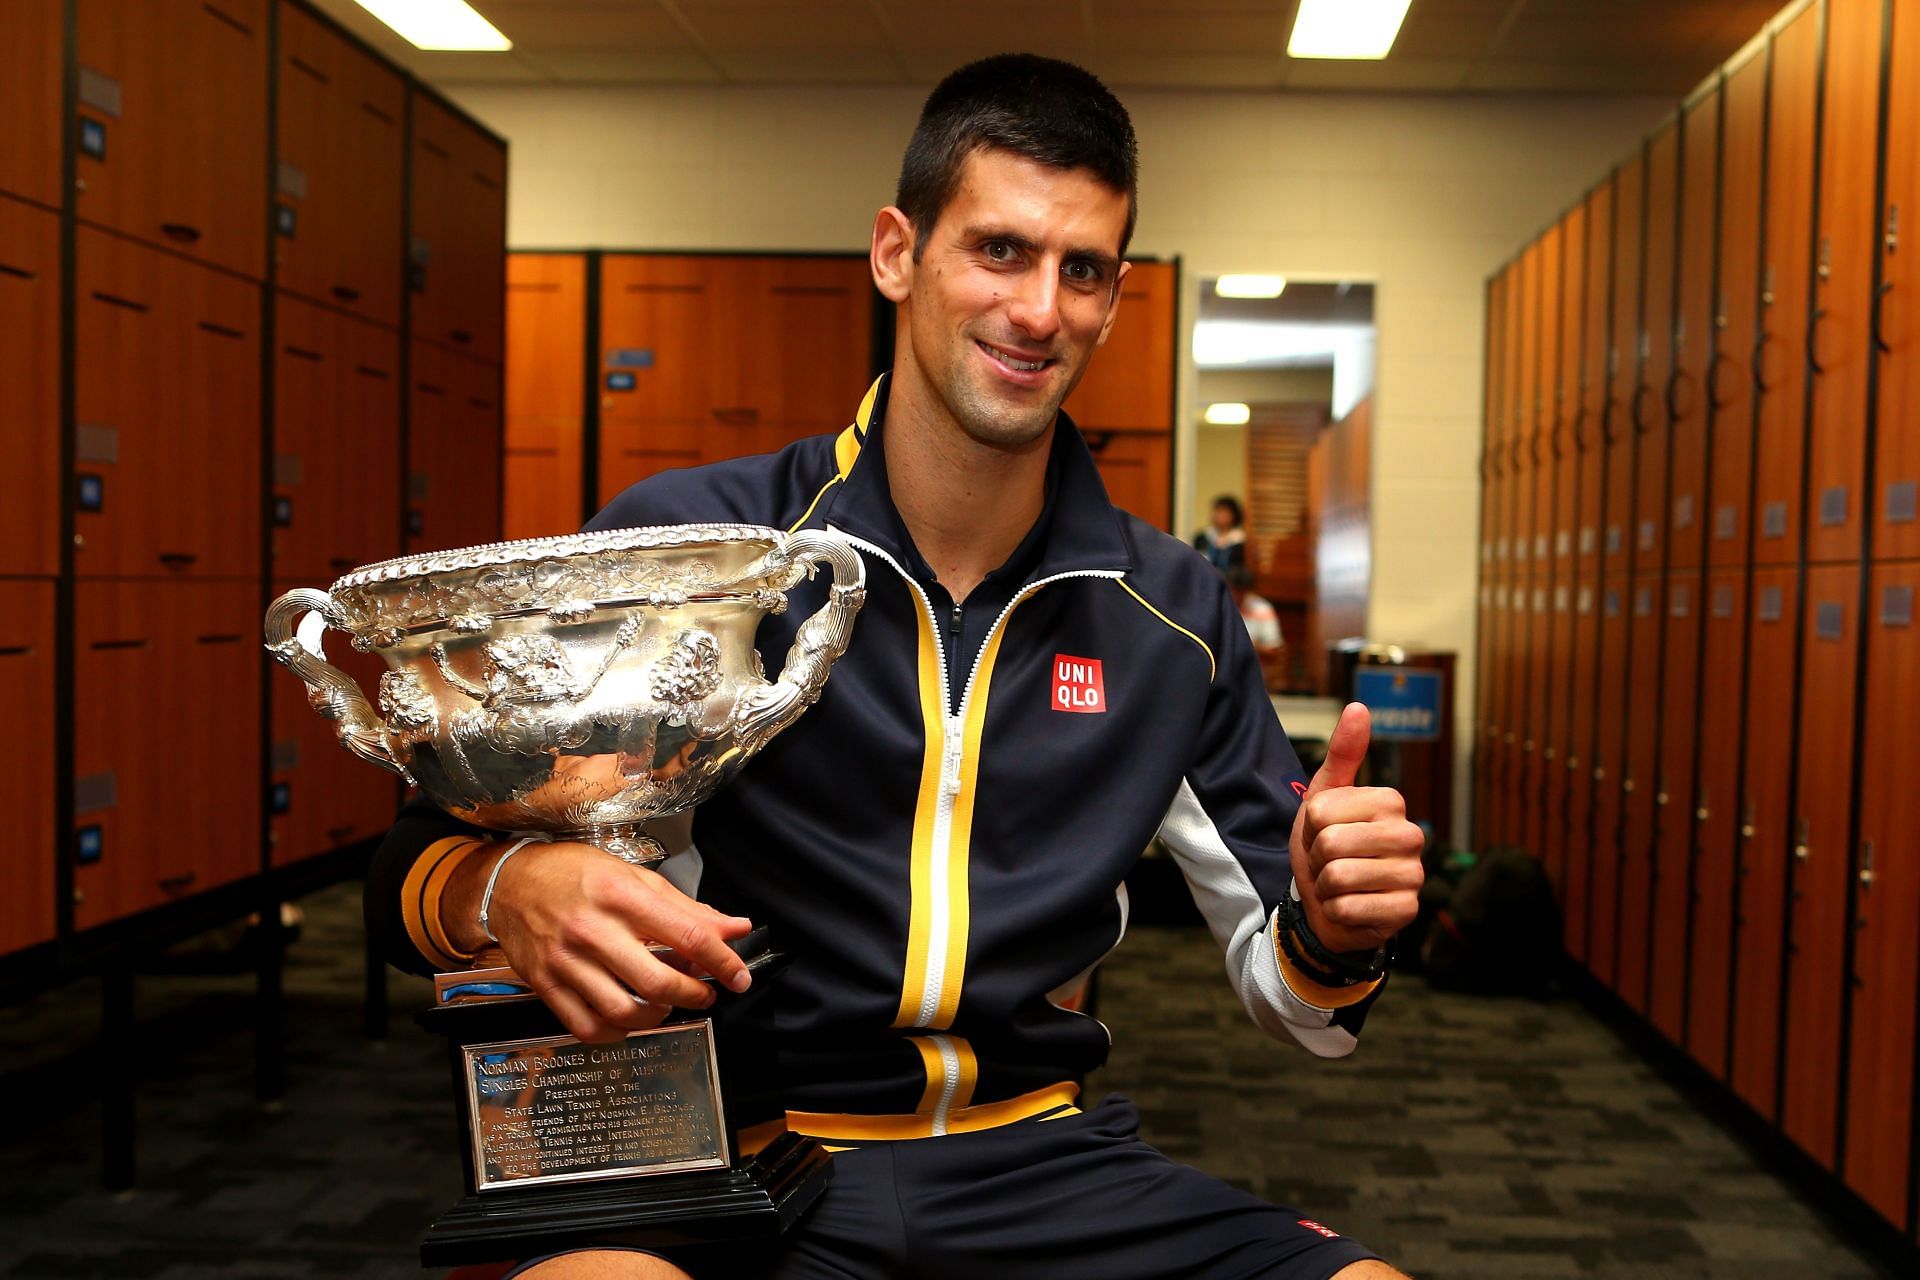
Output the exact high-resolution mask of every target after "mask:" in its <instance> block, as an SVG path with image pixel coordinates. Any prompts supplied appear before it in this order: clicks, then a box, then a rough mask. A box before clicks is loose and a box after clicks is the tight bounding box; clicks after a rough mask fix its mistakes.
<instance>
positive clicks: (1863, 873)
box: [1860, 840, 1873, 889]
mask: <svg viewBox="0 0 1920 1280" xmlns="http://www.w3.org/2000/svg"><path fill="white" fill-rule="evenodd" d="M1860 887H1861V888H1862V889H1871V888H1872V887H1873V841H1871V840H1864V841H1862V842H1861V844H1860Z"/></svg>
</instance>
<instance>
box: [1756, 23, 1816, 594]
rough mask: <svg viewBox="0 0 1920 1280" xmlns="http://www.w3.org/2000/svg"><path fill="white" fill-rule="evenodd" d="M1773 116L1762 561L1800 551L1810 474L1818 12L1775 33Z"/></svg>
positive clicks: (1759, 451) (1763, 359)
mask: <svg viewBox="0 0 1920 1280" xmlns="http://www.w3.org/2000/svg"><path fill="white" fill-rule="evenodd" d="M1771 80H1772V85H1771V91H1770V100H1769V105H1768V110H1767V141H1766V149H1767V158H1766V165H1767V188H1766V193H1765V196H1764V202H1765V205H1766V210H1765V216H1766V242H1765V244H1764V245H1763V246H1762V254H1761V268H1760V274H1761V284H1760V288H1761V295H1760V297H1761V308H1760V316H1759V324H1760V334H1759V338H1758V341H1757V343H1756V345H1755V347H1754V377H1755V379H1756V381H1757V382H1758V384H1759V386H1760V420H1759V428H1758V431H1757V433H1756V435H1755V438H1754V449H1753V460H1754V487H1753V495H1754V497H1753V502H1754V505H1753V519H1754V520H1755V521H1756V522H1757V525H1758V528H1757V530H1756V533H1755V536H1754V538H1753V560H1754V563H1756V564H1791V563H1792V562H1793V561H1794V560H1795V559H1796V558H1797V557H1798V555H1799V536H1800V496H1801V486H1802V484H1803V482H1804V481H1805V477H1806V472H1805V470H1804V468H1803V465H1802V457H1801V451H1802V448H1803V445H1804V442H1805V432H1806V426H1807V422H1806V406H1805V399H1804V398H1805V390H1806V376H1807V371H1806V351H1807V305H1808V303H1807V288H1808V275H1809V272H1810V269H1811V255H1812V251H1813V200H1812V194H1811V193H1812V190H1813V168H1814V163H1813V160H1814V144H1815V142H1816V137H1815V131H1814V115H1815V102H1816V99H1817V95H1818V91H1819V83H1820V6H1818V5H1813V6H1810V7H1809V8H1807V9H1805V10H1803V11H1802V12H1801V13H1800V14H1798V15H1797V16H1795V17H1794V18H1793V19H1792V20H1791V21H1789V22H1787V23H1785V24H1784V25H1782V26H1781V27H1780V28H1779V29H1778V30H1777V32H1776V33H1775V35H1774V40H1773V60H1772V67H1771Z"/></svg>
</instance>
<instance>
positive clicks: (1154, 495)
mask: <svg viewBox="0 0 1920 1280" xmlns="http://www.w3.org/2000/svg"><path fill="white" fill-rule="evenodd" d="M1087 447H1088V448H1089V449H1091V450H1092V451H1093V462H1094V465H1095V466H1097V467H1098V468H1099V469H1100V479H1101V480H1102V481H1103V482H1104V483H1105V484H1106V486H1107V496H1108V497H1109V498H1111V499H1112V500H1113V504H1114V505H1115V506H1116V507H1119V508H1120V509H1121V510H1122V511H1128V512H1131V513H1133V514H1134V515H1136V516H1139V517H1140V518H1141V519H1142V520H1145V521H1146V522H1147V523H1148V524H1150V525H1152V526H1154V527H1155V528H1156V529H1164V528H1166V527H1167V525H1168V523H1169V522H1170V521H1171V518H1172V513H1171V512H1170V511H1169V510H1168V509H1167V502H1168V496H1169V493H1170V486H1171V485H1172V483H1173V476H1172V470H1173V437H1172V436H1171V435H1154V434H1149V433H1147V432H1144V431H1089V432H1087Z"/></svg>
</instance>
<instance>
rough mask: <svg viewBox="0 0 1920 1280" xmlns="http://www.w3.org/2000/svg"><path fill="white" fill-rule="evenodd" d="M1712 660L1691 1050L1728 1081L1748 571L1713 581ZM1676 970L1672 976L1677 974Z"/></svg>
mask: <svg viewBox="0 0 1920 1280" xmlns="http://www.w3.org/2000/svg"><path fill="white" fill-rule="evenodd" d="M1701 626H1702V628H1703V630H1704V631H1705V633H1706V635H1705V649H1704V652H1705V657H1704V661H1703V663H1702V668H1701V676H1700V714H1699V716H1698V718H1697V723H1698V724H1699V749H1700V774H1699V787H1698V790H1697V791H1696V792H1695V794H1694V796H1693V818H1694V822H1695V823H1696V825H1697V835H1696V836H1695V840H1696V842H1697V844H1696V850H1695V860H1694V875H1693V895H1692V898H1693V927H1692V932H1691V935H1690V937H1689V939H1688V954H1689V956H1690V959H1689V962H1688V964H1687V967H1686V976H1687V1052H1688V1053H1690V1054H1691V1055H1692V1056H1693V1060H1694V1061H1695V1062H1698V1063H1699V1064H1700V1065H1701V1066H1703V1067H1705V1068H1706V1069H1707V1070H1708V1071H1711V1072H1712V1073H1713V1074H1714V1075H1716V1076H1718V1077H1720V1078H1721V1079H1723V1080H1724V1079H1726V1076H1727V1017H1728V1004H1727V995H1728V991H1727V984H1728V983H1729V982H1730V981H1731V979H1732V975H1733V909H1734V873H1733V871H1734V858H1735V853H1736V850H1737V848H1738V847H1739V844H1740V824H1739V821H1738V818H1739V812H1740V809H1739V803H1738V801H1739V786H1740V752H1739V749H1738V744H1739V742H1740V708H1741V702H1742V699H1743V697H1744V693H1745V689H1744V681H1743V679H1742V677H1743V676H1744V674H1745V669H1744V663H1745V655H1744V646H1745V643H1746V631H1747V610H1746V573H1745V571H1744V570H1740V569H1718V570H1715V571H1714V572H1713V574H1712V575H1711V576H1710V577H1709V578H1708V580H1707V600H1706V617H1705V618H1704V619H1703V620H1702V623H1701ZM1669 972H1671V970H1669Z"/></svg>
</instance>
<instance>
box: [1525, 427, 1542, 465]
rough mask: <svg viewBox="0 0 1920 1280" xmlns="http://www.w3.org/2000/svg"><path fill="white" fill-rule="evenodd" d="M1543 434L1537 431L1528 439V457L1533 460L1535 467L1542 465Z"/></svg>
mask: <svg viewBox="0 0 1920 1280" xmlns="http://www.w3.org/2000/svg"><path fill="white" fill-rule="evenodd" d="M1543 434H1544V433H1543V432H1539V431H1536V432H1534V433H1533V434H1532V435H1530V436H1528V437H1527V455H1528V456H1529V457H1531V458H1532V459H1533V465H1534V466H1536V467H1538V466H1539V465H1540V437H1541V435H1543Z"/></svg>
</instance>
